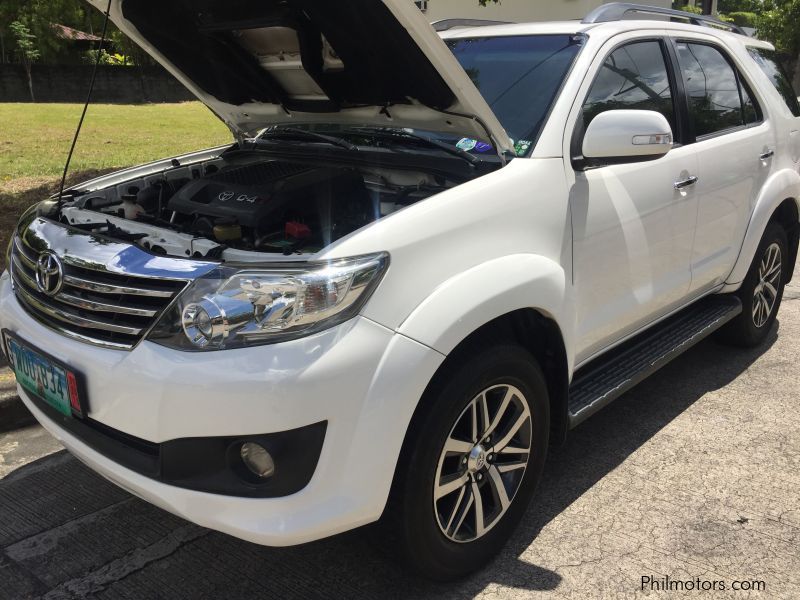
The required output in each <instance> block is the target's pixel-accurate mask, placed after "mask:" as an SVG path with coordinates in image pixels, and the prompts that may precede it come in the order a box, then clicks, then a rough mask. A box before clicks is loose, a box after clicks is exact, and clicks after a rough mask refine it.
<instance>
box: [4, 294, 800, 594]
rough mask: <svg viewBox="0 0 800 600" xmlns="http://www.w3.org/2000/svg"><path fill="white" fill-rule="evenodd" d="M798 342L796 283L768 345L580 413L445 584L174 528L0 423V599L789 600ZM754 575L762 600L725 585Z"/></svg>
mask: <svg viewBox="0 0 800 600" xmlns="http://www.w3.org/2000/svg"><path fill="white" fill-rule="evenodd" d="M799 335H800V282H794V283H793V284H792V286H791V287H790V288H789V289H787V293H786V297H785V300H784V305H783V307H782V309H781V313H780V319H779V324H778V327H777V328H776V330H775V331H774V332H773V335H772V336H771V337H770V339H769V342H768V343H767V344H766V345H765V346H764V347H763V348H761V349H759V350H751V351H743V350H735V349H730V348H726V347H723V346H719V345H717V344H716V343H715V342H713V341H706V342H703V343H702V344H700V345H699V346H697V347H696V348H694V349H693V350H691V351H690V352H688V353H687V354H685V355H684V356H682V357H680V358H678V359H677V360H676V361H674V362H673V363H671V364H670V365H669V366H667V367H666V368H664V369H663V370H662V371H660V372H659V373H658V374H657V375H655V376H654V377H652V378H650V379H649V380H647V381H645V382H644V383H643V384H641V385H640V386H639V387H637V388H636V389H635V390H633V391H632V392H631V393H629V394H627V395H625V396H624V397H622V398H620V399H619V400H617V401H616V402H615V403H613V404H612V405H611V406H609V407H608V408H607V409H605V410H604V411H602V412H601V413H600V414H598V415H596V416H595V417H593V418H591V419H589V420H588V421H587V422H586V423H584V424H583V425H581V426H580V427H579V428H577V429H576V430H575V431H573V432H572V434H571V436H570V438H569V440H568V442H567V444H566V445H565V446H563V447H561V448H558V449H555V450H554V451H553V452H552V454H551V457H550V460H549V463H548V467H547V470H546V474H545V478H544V481H543V483H542V486H541V489H540V491H539V493H538V495H537V496H536V498H535V500H534V502H533V503H532V505H531V507H530V509H529V511H528V513H527V516H526V518H525V520H524V522H523V524H522V526H521V527H520V529H519V531H518V532H517V534H516V535H515V536H514V538H513V540H512V541H511V543H510V544H509V545H508V547H507V548H506V550H505V551H504V552H503V553H502V555H501V556H500V557H498V559H497V560H496V561H494V562H493V563H491V564H488V565H487V566H486V569H485V570H483V571H482V572H480V573H478V574H476V575H474V576H473V577H471V578H469V579H466V580H464V581H461V582H458V583H455V584H451V585H447V586H442V585H433V584H430V583H427V582H425V581H421V580H419V579H416V578H414V577H412V576H410V575H408V574H407V573H406V572H404V571H403V570H402V569H401V568H400V567H399V566H397V565H396V564H394V563H393V562H392V561H391V560H390V559H389V558H387V557H384V556H383V555H381V553H380V552H377V553H376V552H375V551H374V546H372V545H371V544H370V543H369V542H368V541H367V539H368V536H367V535H365V532H364V531H363V530H362V531H355V532H351V533H348V534H345V535H341V536H338V537H336V538H332V539H328V540H323V541H320V542H315V543H313V544H308V545H305V546H301V547H295V548H284V549H272V548H262V547H258V546H254V545H252V544H248V543H246V542H241V541H238V540H236V539H233V538H231V537H228V536H225V535H222V534H219V533H215V532H210V531H208V530H205V529H202V528H200V527H197V526H194V525H192V524H189V523H186V522H185V521H182V520H180V519H178V518H176V517H174V516H171V515H169V514H167V513H165V512H162V511H160V510H158V509H156V508H153V507H151V506H149V505H147V504H145V503H144V502H141V501H139V500H137V499H134V498H132V497H131V496H129V495H128V494H127V493H126V492H124V491H122V490H120V489H117V488H116V487H114V486H112V485H110V484H109V483H106V482H105V481H104V480H103V479H101V478H99V477H98V476H96V475H94V474H93V473H92V472H91V471H89V470H88V469H86V468H85V467H84V466H83V465H82V464H80V463H79V462H77V461H76V460H75V459H73V458H72V457H71V456H70V455H69V454H66V453H65V452H64V451H59V447H58V444H57V443H56V442H55V441H54V440H53V439H52V438H50V437H49V436H48V435H47V434H46V433H44V432H43V430H42V429H41V428H40V427H38V426H36V425H28V426H25V427H23V428H21V429H19V428H16V429H14V430H9V429H11V427H10V426H7V425H8V423H11V422H12V421H13V419H9V420H7V419H6V418H5V416H4V414H3V413H2V412H0V423H2V424H4V425H3V427H0V477H3V479H0V548H2V550H0V597H2V598H24V597H31V596H40V595H42V596H44V597H47V598H71V597H87V596H92V597H98V598H135V599H142V598H148V599H149V598H165V599H166V598H169V599H174V598H192V599H195V598H205V597H208V598H253V597H268V598H271V597H276V598H277V597H280V598H294V597H302V598H404V599H406V598H427V597H431V598H433V597H436V598H442V597H444V598H487V599H488V598H492V599H495V598H497V599H500V598H509V599H515V598H530V597H537V598H538V597H543V598H544V597H546V598H575V597H577V598H603V599H608V598H639V597H650V598H655V597H665V598H669V597H685V596H688V597H702V598H711V597H714V598H787V599H789V598H800V550H798V548H800V433H798V432H800V412H798V411H797V409H796V406H797V404H798V402H800V377H798V372H797V367H798V359H797V350H798V339H799V338H798V336H799ZM0 373H1V372H0ZM2 381H3V380H2V376H1V375H0V387H2ZM0 410H2V409H1V408H0ZM16 418H19V419H21V420H17V421H13V422H14V423H17V424H18V425H19V424H23V425H24V424H25V418H24V415H21V416H20V415H17V416H16ZM2 430H5V432H4V433H3V432H2ZM643 577H650V578H651V580H652V581H655V582H658V583H663V580H664V578H665V577H669V578H670V580H672V581H673V582H677V581H681V582H683V581H687V580H691V581H693V582H695V585H697V581H698V578H699V580H701V582H705V583H703V585H706V586H711V585H714V586H715V587H716V591H715V592H699V591H685V592H681V591H672V592H666V593H663V592H658V591H654V589H653V588H651V586H649V585H645V589H642V578H643ZM755 581H759V582H763V584H764V585H765V586H766V588H765V590H763V591H760V592H757V591H749V592H748V591H732V590H731V586H732V585H733V584H734V582H755ZM713 582H716V583H713ZM721 584H722V585H724V586H725V590H724V591H720V585H721ZM752 585H759V584H757V583H756V584H752Z"/></svg>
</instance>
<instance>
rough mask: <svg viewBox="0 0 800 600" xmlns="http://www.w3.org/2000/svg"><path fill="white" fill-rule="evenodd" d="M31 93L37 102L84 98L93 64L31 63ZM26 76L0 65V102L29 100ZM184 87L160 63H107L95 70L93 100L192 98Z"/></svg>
mask: <svg viewBox="0 0 800 600" xmlns="http://www.w3.org/2000/svg"><path fill="white" fill-rule="evenodd" d="M32 74H33V93H34V95H35V96H36V101H37V102H83V101H84V100H86V92H87V90H88V88H89V81H90V79H91V77H92V67H91V66H89V65H87V66H84V65H77V66H48V65H34V66H33V71H32ZM30 99H31V97H30V94H29V92H28V80H27V77H26V75H25V69H24V68H23V67H22V66H20V65H0V102H30ZM193 99H194V96H192V94H190V93H189V92H188V91H187V90H186V88H185V87H183V86H182V85H181V84H180V83H178V81H177V80H176V79H175V78H174V77H173V76H172V75H170V74H169V73H167V72H166V71H165V70H164V69H162V68H160V67H146V68H140V67H108V66H101V67H99V68H98V71H97V80H96V81H95V86H94V93H93V94H92V101H93V102H111V103H120V104H138V103H142V102H181V101H183V100H193Z"/></svg>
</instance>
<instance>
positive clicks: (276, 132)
mask: <svg viewBox="0 0 800 600" xmlns="http://www.w3.org/2000/svg"><path fill="white" fill-rule="evenodd" d="M269 138H276V139H278V138H283V139H295V140H296V139H299V138H305V139H312V140H320V141H322V142H327V143H328V144H333V145H334V146H339V147H340V148H344V149H346V150H358V146H356V145H355V144H351V143H350V142H348V141H347V140H343V139H342V138H338V137H335V136H332V135H325V134H324V133H318V132H316V131H309V130H307V129H297V128H296V127H280V128H278V129H272V130H269V131H265V132H264V133H262V134H261V135H259V136H258V137H257V138H255V141H258V140H261V139H269Z"/></svg>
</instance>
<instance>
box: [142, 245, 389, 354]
mask: <svg viewBox="0 0 800 600" xmlns="http://www.w3.org/2000/svg"><path fill="white" fill-rule="evenodd" d="M388 265H389V255H388V254H386V253H380V254H370V255H367V256H359V257H355V258H347V259H340V260H334V261H329V262H324V263H311V264H304V265H303V266H302V267H300V266H298V267H292V266H287V267H286V268H260V267H249V266H239V267H230V266H224V265H223V266H220V267H218V268H217V269H215V270H214V271H212V272H211V273H209V274H208V275H206V276H204V277H201V278H200V279H197V280H196V281H194V282H193V283H192V284H191V286H190V287H189V289H187V290H186V291H185V292H184V293H183V294H181V296H180V297H179V298H178V301H177V302H176V303H175V304H174V305H173V306H172V307H171V308H170V309H169V310H168V311H167V312H166V313H165V314H164V315H163V316H162V317H161V319H159V322H158V324H157V325H156V326H155V327H154V328H153V331H152V332H151V333H150V335H149V336H148V339H149V340H151V341H153V342H156V343H159V344H162V345H164V346H169V347H171V348H177V349H180V350H221V349H224V348H241V347H245V346H257V345H261V344H271V343H275V342H280V341H285V340H289V339H294V338H298V337H302V336H306V335H310V334H312V333H315V332H317V331H320V330H322V329H327V328H329V327H333V326H334V325H338V324H339V323H342V322H343V321H346V320H348V319H350V318H351V317H353V316H355V315H356V314H358V311H359V310H361V307H362V306H363V305H364V303H365V302H366V301H367V299H368V298H369V297H370V295H371V294H372V292H373V291H374V289H375V287H376V286H377V285H378V283H379V282H380V279H381V277H382V276H383V273H384V272H385V271H386V268H387V267H388Z"/></svg>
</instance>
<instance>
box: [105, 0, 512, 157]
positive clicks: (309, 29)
mask: <svg viewBox="0 0 800 600" xmlns="http://www.w3.org/2000/svg"><path fill="white" fill-rule="evenodd" d="M90 2H92V3H93V4H94V5H95V6H97V7H98V8H101V9H105V1H104V0H90ZM111 19H112V20H113V21H114V22H115V24H117V26H118V27H119V28H120V29H121V30H122V31H123V32H124V33H126V34H127V35H128V36H129V37H131V38H132V39H133V41H135V42H136V43H137V44H139V45H140V46H142V48H143V49H144V50H146V51H147V52H148V53H149V54H151V55H152V56H153V57H154V58H155V59H156V60H157V61H159V62H160V63H161V64H163V65H164V66H165V67H166V68H167V69H168V70H169V71H171V72H172V73H173V74H174V75H175V76H176V77H178V79H180V80H181V81H182V82H183V83H184V84H185V85H186V86H187V87H188V88H189V89H190V90H191V91H192V92H194V93H195V95H197V96H198V98H199V99H200V100H202V101H203V102H204V103H205V104H207V105H208V106H209V108H211V110H213V111H214V112H215V113H217V114H218V115H219V116H220V118H222V119H223V120H224V121H225V122H226V123H227V124H228V125H229V126H230V127H231V129H232V130H233V131H234V132H235V133H236V134H237V135H248V134H252V133H255V132H257V131H259V130H260V129H263V128H264V127H267V126H270V125H278V124H297V123H314V122H324V123H342V124H360V125H364V124H367V125H373V126H382V127H414V128H417V129H429V130H434V131H443V132H452V133H454V134H457V135H463V136H470V137H475V138H477V139H481V140H483V141H487V142H490V143H492V144H494V145H495V147H496V148H497V149H498V151H503V150H508V149H510V147H511V144H510V143H509V140H508V136H507V135H506V133H505V132H504V130H503V128H502V126H501V125H500V124H499V122H498V121H497V118H496V117H495V115H494V114H493V113H492V111H491V109H490V108H489V107H488V106H487V105H486V103H485V101H484V100H483V98H482V97H481V96H480V93H479V92H478V91H477V89H475V87H474V85H473V84H472V82H471V81H470V80H469V78H468V76H467V75H466V73H465V72H464V71H463V69H462V68H461V66H460V65H459V64H458V62H457V61H456V59H455V57H453V56H452V54H451V53H450V51H449V50H448V49H447V47H446V46H445V44H444V43H443V42H442V41H441V40H440V39H439V37H438V35H437V34H436V33H435V32H434V31H433V29H432V28H431V26H430V25H429V24H428V23H427V22H426V21H425V18H424V16H423V15H422V13H420V11H419V10H418V9H417V8H416V6H415V5H414V3H413V2H410V1H409V0H348V1H347V2H335V1H331V0H225V1H220V0H162V1H161V2H159V3H157V5H156V6H154V4H153V3H152V2H151V1H150V0H113V2H112V8H111Z"/></svg>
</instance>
